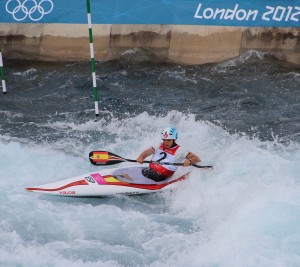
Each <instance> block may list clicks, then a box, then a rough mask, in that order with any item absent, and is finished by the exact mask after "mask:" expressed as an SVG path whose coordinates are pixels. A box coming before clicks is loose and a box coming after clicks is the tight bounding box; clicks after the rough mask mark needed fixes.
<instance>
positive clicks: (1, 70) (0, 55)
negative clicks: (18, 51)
mask: <svg viewBox="0 0 300 267" xmlns="http://www.w3.org/2000/svg"><path fill="white" fill-rule="evenodd" d="M0 74H1V80H2V88H3V94H6V83H5V77H4V68H3V60H2V52H1V45H0Z"/></svg>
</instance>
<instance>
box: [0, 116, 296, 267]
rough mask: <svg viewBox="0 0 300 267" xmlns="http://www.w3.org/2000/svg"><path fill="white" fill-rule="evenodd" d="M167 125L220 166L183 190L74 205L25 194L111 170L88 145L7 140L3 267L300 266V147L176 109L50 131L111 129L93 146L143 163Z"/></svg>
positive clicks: (0, 221) (3, 147)
mask: <svg viewBox="0 0 300 267" xmlns="http://www.w3.org/2000/svg"><path fill="white" fill-rule="evenodd" d="M168 125H174V126H176V127H177V129H178V131H179V139H178V142H179V143H180V144H182V145H183V146H184V147H187V148H188V149H190V150H192V151H193V152H195V153H197V154H199V155H200V157H201V158H202V160H203V164H205V165H206V164H213V165H214V169H213V170H201V169H194V170H193V172H192V174H191V177H190V179H189V180H187V181H186V182H185V183H183V186H182V188H181V189H179V190H176V191H174V192H166V193H163V194H161V195H152V196H139V197H116V198H111V199H110V198H104V199H66V198H57V197H46V196H41V195H38V194H34V193H29V192H26V191H25V190H24V188H25V187H28V186H33V185H37V184H42V183H45V182H51V181H55V180H60V179H63V178H68V177H73V176H76V175H78V174H83V173H87V172H90V171H91V170H96V169H99V168H101V167H95V166H92V165H90V164H89V162H88V159H87V153H88V151H89V150H90V148H82V147H81V148H79V150H78V153H79V152H80V151H81V154H80V156H73V154H70V153H69V151H68V150H67V149H66V150H65V152H63V151H61V150H58V149H59V147H60V146H64V147H66V148H67V147H68V146H70V145H72V144H71V142H72V140H71V139H70V140H69V139H65V140H63V141H60V142H59V143H54V144H52V145H51V147H50V146H49V145H47V146H41V145H32V144H30V145H29V146H28V145H21V144H19V143H18V142H17V140H15V141H11V140H10V138H8V137H2V138H1V140H2V141H1V142H0V158H1V161H0V170H1V172H0V201H1V206H0V246H1V249H0V265H3V266H16V265H22V266H31V267H32V266H47V265H48V266H69V265H70V266H71V265H72V266H222V267H223V266H230V267H232V266H233V267H234V266H269V267H271V266H272V267H273V266H297V265H299V264H300V254H299V246H300V241H299V240H300V228H299V220H300V200H299V195H300V177H299V173H300V164H299V162H300V152H299V151H300V149H299V144H297V143H296V144H295V143H293V144H292V143H291V144H290V145H289V146H287V147H285V146H282V145H280V143H279V142H278V141H277V140H275V141H273V142H261V141H259V140H258V139H249V138H248V137H247V136H242V135H238V134H236V135H231V134H229V133H228V132H227V131H225V130H224V129H222V128H221V127H219V126H216V125H213V124H211V123H207V122H203V121H196V120H195V116H193V115H184V114H182V113H179V112H175V111H174V112H170V113H168V114H167V116H165V117H154V116H150V115H149V114H147V113H142V114H140V115H138V116H135V117H132V118H128V119H124V120H118V119H116V118H113V119H112V120H111V121H109V122H108V121H106V122H105V121H103V120H99V121H92V120H91V121H88V122H86V123H84V124H82V125H76V124H72V123H71V124H66V125H65V126H64V125H62V124H59V123H54V124H53V125H52V127H53V128H55V127H57V129H63V130H64V129H65V130H66V131H74V130H78V131H81V132H82V134H83V135H84V134H85V130H84V128H85V129H86V131H99V130H100V131H103V132H104V133H106V135H107V136H109V138H112V136H113V139H112V140H113V141H109V140H111V139H109V140H108V139H105V138H106V137H105V135H103V137H101V138H104V139H105V140H94V142H95V143H93V144H91V145H90V147H92V146H93V147H95V148H98V149H105V150H108V151H111V152H114V153H116V154H118V155H121V156H124V157H127V158H133V159H135V158H136V157H137V156H138V154H139V153H140V152H141V151H142V150H143V149H144V148H147V147H149V146H152V145H153V144H156V143H158V142H159V134H160V130H161V129H162V128H164V127H165V126H168ZM49 126H50V125H49ZM64 127H65V128H64ZM98 141H99V142H98ZM105 141H106V142H105ZM97 144H101V147H100V146H99V147H97ZM56 148H57V149H56ZM122 165H123V166H129V164H128V165H127V163H124V164H122Z"/></svg>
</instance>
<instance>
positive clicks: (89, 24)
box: [86, 0, 99, 116]
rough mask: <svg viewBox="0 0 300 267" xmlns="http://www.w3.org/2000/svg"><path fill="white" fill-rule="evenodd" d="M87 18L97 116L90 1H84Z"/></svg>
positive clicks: (97, 114)
mask: <svg viewBox="0 0 300 267" xmlns="http://www.w3.org/2000/svg"><path fill="white" fill-rule="evenodd" d="M86 8H87V18H88V27H89V38H90V52H91V64H92V78H93V95H94V101H95V115H96V116H99V107H98V101H99V100H98V94H97V83H96V72H95V55H94V43H93V29H92V16H91V5H90V0H86Z"/></svg>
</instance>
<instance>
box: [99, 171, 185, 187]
mask: <svg viewBox="0 0 300 267" xmlns="http://www.w3.org/2000/svg"><path fill="white" fill-rule="evenodd" d="M187 176H188V173H187V174H184V175H182V176H180V177H179V178H177V179H175V180H173V181H170V182H167V183H164V184H130V183H124V182H120V183H107V184H105V185H118V186H126V187H134V188H140V189H147V190H159V189H162V188H164V187H165V186H167V185H170V184H173V183H176V182H179V181H182V180H185V179H186V178H187ZM103 177H105V176H103Z"/></svg>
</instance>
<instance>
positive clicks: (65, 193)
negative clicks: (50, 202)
mask: <svg viewBox="0 0 300 267" xmlns="http://www.w3.org/2000/svg"><path fill="white" fill-rule="evenodd" d="M58 192H59V194H60V195H76V192H75V191H58Z"/></svg>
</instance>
